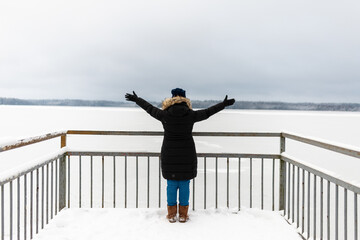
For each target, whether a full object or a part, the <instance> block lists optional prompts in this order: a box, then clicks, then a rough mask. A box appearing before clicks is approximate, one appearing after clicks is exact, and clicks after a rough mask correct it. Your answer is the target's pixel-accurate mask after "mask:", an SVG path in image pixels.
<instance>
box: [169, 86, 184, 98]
mask: <svg viewBox="0 0 360 240" xmlns="http://www.w3.org/2000/svg"><path fill="white" fill-rule="evenodd" d="M171 94H172V96H173V97H176V96H180V97H186V94H185V90H183V89H181V88H175V89H173V90H171Z"/></svg>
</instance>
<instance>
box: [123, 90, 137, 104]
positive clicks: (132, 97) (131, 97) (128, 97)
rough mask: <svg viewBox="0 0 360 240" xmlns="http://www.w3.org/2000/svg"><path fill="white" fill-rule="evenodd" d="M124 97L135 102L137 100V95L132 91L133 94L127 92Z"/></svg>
mask: <svg viewBox="0 0 360 240" xmlns="http://www.w3.org/2000/svg"><path fill="white" fill-rule="evenodd" d="M125 98H126V100H127V101H132V102H136V100H138V96H137V95H136V93H135V92H134V91H133V94H130V93H127V94H126V95H125Z"/></svg>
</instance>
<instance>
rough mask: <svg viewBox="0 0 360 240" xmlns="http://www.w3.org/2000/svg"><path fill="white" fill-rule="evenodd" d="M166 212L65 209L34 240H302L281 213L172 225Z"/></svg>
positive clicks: (215, 214)
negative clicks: (167, 218) (166, 216)
mask: <svg viewBox="0 0 360 240" xmlns="http://www.w3.org/2000/svg"><path fill="white" fill-rule="evenodd" d="M165 215H166V211H165V209H66V210H63V211H61V212H60V213H59V215H58V216H57V217H56V218H55V219H54V220H52V221H51V222H50V224H49V225H47V226H45V229H44V230H42V231H40V234H38V235H36V237H35V238H34V239H35V240H49V239H51V240H68V239H71V240H72V239H74V240H75V239H76V240H100V239H101V240H102V239H106V240H115V239H126V240H135V239H139V240H140V239H141V240H144V239H148V240H162V239H164V240H185V239H189V240H190V239H191V240H196V239H199V240H200V239H201V240H203V239H206V240H219V239H226V240H231V239H246V240H264V239H276V240H282V239H283V240H300V239H301V238H300V237H299V235H298V234H297V233H296V231H295V230H294V228H293V227H292V226H290V225H289V224H288V223H287V222H286V221H285V220H284V219H283V218H282V217H281V216H280V215H279V214H278V213H276V212H270V211H260V210H256V209H243V210H241V211H240V212H238V213H234V212H232V211H231V210H227V209H219V210H196V211H190V218H191V219H190V221H189V222H187V223H179V222H176V223H169V222H168V221H167V220H166V219H165Z"/></svg>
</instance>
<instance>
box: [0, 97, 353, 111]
mask: <svg viewBox="0 0 360 240" xmlns="http://www.w3.org/2000/svg"><path fill="white" fill-rule="evenodd" d="M151 103H152V104H154V105H155V106H158V107H161V103H160V102H151ZM216 103H219V101H215V100H204V101H199V100H194V101H192V105H193V108H206V107H209V106H211V105H214V104H216ZM0 105H38V106H40V105H41V106H87V107H134V106H135V104H134V103H131V102H116V101H102V100H79V99H44V100H27V99H17V98H0ZM229 108H231V109H262V110H301V111H352V112H355V111H360V104H358V103H288V102H260V101H259V102H255V101H236V102H235V104H234V105H233V106H231V107H229Z"/></svg>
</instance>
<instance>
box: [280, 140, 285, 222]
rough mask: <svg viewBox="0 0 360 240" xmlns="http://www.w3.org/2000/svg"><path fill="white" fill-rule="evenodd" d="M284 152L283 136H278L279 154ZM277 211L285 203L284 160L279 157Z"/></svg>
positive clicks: (283, 208)
mask: <svg viewBox="0 0 360 240" xmlns="http://www.w3.org/2000/svg"><path fill="white" fill-rule="evenodd" d="M283 152H285V137H284V136H283V135H282V134H281V136H280V154H282V153H283ZM279 175H280V176H279V211H282V210H284V215H285V205H286V192H285V190H286V162H285V161H284V160H281V159H280V171H279Z"/></svg>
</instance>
